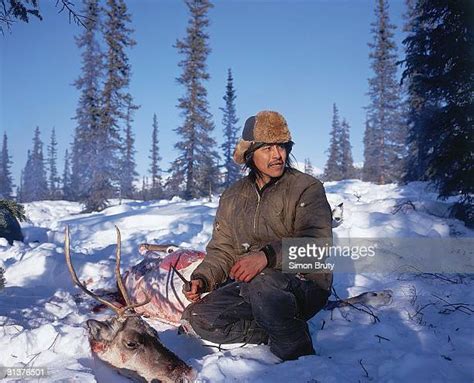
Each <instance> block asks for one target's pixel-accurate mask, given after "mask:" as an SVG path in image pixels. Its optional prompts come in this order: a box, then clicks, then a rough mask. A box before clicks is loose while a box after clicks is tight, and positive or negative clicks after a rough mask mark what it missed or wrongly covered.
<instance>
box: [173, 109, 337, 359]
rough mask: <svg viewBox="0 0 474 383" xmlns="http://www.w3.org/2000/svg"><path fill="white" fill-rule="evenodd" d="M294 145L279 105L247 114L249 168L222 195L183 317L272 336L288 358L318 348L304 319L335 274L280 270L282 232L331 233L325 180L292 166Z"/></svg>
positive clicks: (238, 152)
mask: <svg viewBox="0 0 474 383" xmlns="http://www.w3.org/2000/svg"><path fill="white" fill-rule="evenodd" d="M292 145H293V142H292V141H291V135H290V132H289V130H288V126H287V123H286V121H285V119H284V118H283V116H281V115H280V114H279V113H277V112H272V111H262V112H260V113H258V114H257V115H256V116H252V117H250V118H249V119H247V121H246V122H245V126H244V130H243V132H242V139H241V140H240V141H239V143H238V144H237V146H236V148H235V151H234V160H235V162H236V163H238V164H245V166H246V167H247V168H248V169H250V174H249V175H248V176H247V177H244V178H243V179H242V180H240V181H238V182H236V183H235V184H234V185H232V186H231V187H229V188H228V189H227V190H226V191H225V192H224V193H223V195H222V196H221V199H220V203H219V207H218V209H217V213H216V219H215V222H214V231H213V234H212V239H211V241H210V242H209V244H208V246H207V254H206V257H205V258H204V260H203V262H202V263H201V264H200V265H199V266H198V267H197V268H196V270H195V271H194V272H193V274H192V276H191V291H189V292H185V294H186V297H187V299H188V300H190V301H192V302H193V303H192V304H190V305H189V306H188V307H187V308H186V310H185V312H184V313H183V321H182V323H183V329H184V330H185V331H188V332H194V333H196V334H197V335H199V336H200V337H202V338H204V339H207V340H209V341H212V342H215V343H219V344H223V343H237V342H246V343H257V344H258V343H269V345H270V350H271V351H272V352H273V353H274V354H275V355H277V356H278V357H279V358H281V359H283V360H290V359H296V358H298V357H300V356H302V355H308V354H314V349H313V345H312V341H311V336H310V334H309V330H308V325H307V323H306V321H307V320H308V319H310V318H311V317H312V316H314V315H315V314H316V313H317V312H318V311H319V310H321V309H322V308H323V307H324V305H325V304H326V302H327V298H328V296H329V295H330V288H331V284H332V275H331V274H327V273H326V274H321V273H315V274H307V275H305V276H302V275H295V274H286V273H283V272H282V271H281V266H282V244H281V240H282V238H287V237H310V238H332V228H331V209H330V207H329V204H328V202H327V199H326V195H325V192H324V188H323V186H322V183H321V182H320V181H318V180H317V179H315V178H314V177H311V176H309V175H307V174H304V173H301V172H299V171H297V170H296V169H293V168H292V167H291V166H290V160H289V154H290V152H291V148H292ZM229 278H230V279H232V280H234V282H231V283H228V282H229ZM204 292H210V293H209V294H208V295H206V296H204V297H203V298H202V299H201V294H202V293H204Z"/></svg>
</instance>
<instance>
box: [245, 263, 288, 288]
mask: <svg viewBox="0 0 474 383" xmlns="http://www.w3.org/2000/svg"><path fill="white" fill-rule="evenodd" d="M289 280H290V278H289V276H288V275H287V274H284V273H282V272H281V271H278V270H273V269H264V270H263V271H262V272H261V273H260V274H258V275H256V276H255V277H254V278H253V279H252V280H251V281H250V282H248V283H244V284H243V285H246V289H247V290H248V292H249V293H250V294H252V293H257V292H259V293H262V294H267V293H271V294H274V293H275V291H278V290H281V291H288V286H289Z"/></svg>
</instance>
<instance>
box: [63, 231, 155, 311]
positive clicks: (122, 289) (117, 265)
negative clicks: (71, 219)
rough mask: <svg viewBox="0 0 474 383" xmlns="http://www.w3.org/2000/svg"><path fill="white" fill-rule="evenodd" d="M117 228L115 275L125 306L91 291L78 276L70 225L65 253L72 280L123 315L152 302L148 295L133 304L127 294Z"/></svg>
mask: <svg viewBox="0 0 474 383" xmlns="http://www.w3.org/2000/svg"><path fill="white" fill-rule="evenodd" d="M115 229H116V230H117V251H116V254H115V259H116V263H115V276H116V278H117V284H118V287H119V289H120V292H121V293H122V296H123V298H124V299H125V303H126V305H125V306H124V307H118V306H116V305H114V304H113V303H112V302H109V301H107V300H105V299H104V298H101V297H99V296H98V295H97V294H94V293H93V292H91V291H89V290H88V289H87V288H86V287H85V286H84V285H83V284H82V283H81V282H80V281H79V278H78V277H77V274H76V271H75V270H74V267H73V266H72V262H71V254H70V239H69V226H66V232H65V238H64V255H65V256H66V263H67V267H68V269H69V272H70V273H71V277H72V280H73V281H74V283H75V284H76V285H77V286H79V287H80V288H81V290H82V291H84V292H85V293H86V294H87V295H89V296H91V297H92V298H94V299H96V300H98V301H99V302H101V303H103V304H104V305H106V306H108V307H110V308H111V309H112V310H114V311H115V312H116V313H117V315H118V316H122V315H123V314H124V313H125V312H126V311H127V310H130V309H134V308H136V307H140V306H143V305H146V304H147V303H149V302H150V300H151V299H150V298H149V297H146V299H145V301H143V302H140V303H134V304H132V303H131V301H130V298H129V296H128V294H127V290H126V289H125V286H124V285H123V281H122V276H121V274H120V250H121V235H120V230H119V229H118V227H117V226H115Z"/></svg>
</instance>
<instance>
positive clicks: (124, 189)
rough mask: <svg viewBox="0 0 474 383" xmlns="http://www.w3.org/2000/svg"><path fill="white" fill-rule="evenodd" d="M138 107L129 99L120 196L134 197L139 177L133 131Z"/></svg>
mask: <svg viewBox="0 0 474 383" xmlns="http://www.w3.org/2000/svg"><path fill="white" fill-rule="evenodd" d="M136 109H137V107H136V106H134V105H132V103H131V100H129V101H128V106H127V114H126V118H125V140H124V145H123V153H122V167H121V173H120V197H121V198H134V196H135V186H134V183H135V181H136V179H137V177H138V173H137V171H136V167H137V165H136V163H135V152H136V150H135V139H134V137H133V132H132V122H133V111H134V110H136Z"/></svg>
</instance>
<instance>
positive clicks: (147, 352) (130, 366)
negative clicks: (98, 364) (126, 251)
mask: <svg viewBox="0 0 474 383" xmlns="http://www.w3.org/2000/svg"><path fill="white" fill-rule="evenodd" d="M116 231H117V251H116V263H115V276H116V279H117V285H118V287H119V290H120V292H121V294H122V296H123V298H124V300H125V303H126V304H125V306H123V307H121V306H119V305H118V304H117V303H112V302H109V301H107V300H106V299H104V298H102V297H100V296H98V295H96V294H94V293H93V292H91V291H89V290H88V289H87V288H86V287H85V286H84V284H82V283H81V282H80V281H79V278H78V277H77V274H76V272H75V270H74V267H73V266H72V262H71V255H70V239H69V227H66V234H65V245H64V254H65V256H66V263H67V266H68V268H69V272H70V273H71V277H72V280H73V281H74V283H75V284H76V285H77V286H79V287H80V288H81V290H82V291H84V292H85V293H86V294H87V295H89V296H91V297H93V298H94V299H96V300H98V301H99V302H101V303H102V304H104V305H106V306H108V307H109V308H111V309H112V310H113V311H114V312H115V314H116V315H115V316H114V317H111V318H110V319H108V320H105V321H98V320H94V319H90V320H88V321H87V327H88V329H89V343H90V346H91V350H92V352H93V353H94V354H95V355H96V356H97V357H98V358H99V359H100V360H102V361H104V362H105V363H107V364H109V365H110V366H112V367H113V368H115V369H117V370H118V371H119V372H120V373H121V374H123V375H125V376H128V377H130V378H132V379H133V380H135V381H145V382H165V383H168V382H169V383H175V382H180V381H181V382H186V381H192V380H193V379H194V378H195V375H196V374H195V371H194V370H193V369H192V368H191V367H189V366H188V365H187V364H186V363H185V362H184V361H182V360H181V359H180V358H179V357H178V356H176V355H175V354H174V353H173V352H171V351H170V350H168V349H167V348H166V347H165V346H164V345H163V344H162V343H161V341H160V339H159V336H158V333H157V332H156V331H155V329H153V328H152V327H151V326H150V325H149V324H148V323H146V322H145V321H144V320H143V319H142V318H141V317H140V316H139V315H138V314H137V313H135V311H134V309H135V308H136V307H139V306H143V305H146V304H147V303H148V302H149V301H150V299H149V298H147V299H145V301H143V302H140V303H132V302H131V300H130V298H129V296H128V294H127V291H126V289H125V287H124V285H123V281H122V276H121V274H120V244H121V236H120V230H119V229H118V228H117V227H116Z"/></svg>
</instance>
